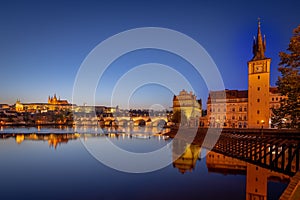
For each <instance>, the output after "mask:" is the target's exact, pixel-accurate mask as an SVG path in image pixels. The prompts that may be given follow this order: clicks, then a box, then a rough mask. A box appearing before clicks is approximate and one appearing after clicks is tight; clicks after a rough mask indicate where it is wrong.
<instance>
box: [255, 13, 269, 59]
mask: <svg viewBox="0 0 300 200" xmlns="http://www.w3.org/2000/svg"><path fill="white" fill-rule="evenodd" d="M260 26H261V25H260V18H258V28H257V37H256V39H255V38H254V41H253V58H252V60H261V59H265V58H266V57H265V51H266V37H265V36H264V39H263V37H262V34H261V30H260Z"/></svg>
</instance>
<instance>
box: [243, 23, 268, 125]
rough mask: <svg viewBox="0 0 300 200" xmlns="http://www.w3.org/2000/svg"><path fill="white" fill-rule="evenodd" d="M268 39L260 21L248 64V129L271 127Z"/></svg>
mask: <svg viewBox="0 0 300 200" xmlns="http://www.w3.org/2000/svg"><path fill="white" fill-rule="evenodd" d="M265 51H266V39H265V37H264V38H262V34H261V30H260V21H258V30H257V37H256V38H254V41H253V58H252V59H251V60H250V61H249V62H248V127H249V128H262V127H265V128H268V127H269V117H270V108H269V88H270V63H271V59H270V58H266V57H265Z"/></svg>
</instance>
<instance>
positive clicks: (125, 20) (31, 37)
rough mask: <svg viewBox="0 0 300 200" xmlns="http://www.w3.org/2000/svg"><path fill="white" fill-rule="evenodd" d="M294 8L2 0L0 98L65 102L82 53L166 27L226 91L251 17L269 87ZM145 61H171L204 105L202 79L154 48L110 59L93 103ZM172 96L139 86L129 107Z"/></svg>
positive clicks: (237, 79)
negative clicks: (208, 64) (262, 45)
mask: <svg viewBox="0 0 300 200" xmlns="http://www.w3.org/2000/svg"><path fill="white" fill-rule="evenodd" d="M299 8H300V2H299V1H297V0H287V1H271V0H267V1H258V0H255V1H240V0H239V1H216V0H212V1H128V2H127V1H74V2H73V1H2V2H1V6H0V26H1V28H0V44H1V45H0V58H1V59H0V67H1V73H0V74H1V79H0V91H1V95H0V103H8V104H14V103H15V101H16V99H20V100H21V101H22V102H46V101H47V98H48V95H53V94H54V93H56V94H57V96H60V97H61V98H62V99H67V100H69V101H71V99H72V90H73V84H74V81H75V78H76V74H77V71H78V70H79V68H80V65H81V64H82V62H83V61H84V59H85V57H86V56H87V55H88V54H89V52H90V51H92V50H93V49H94V48H95V47H96V46H97V45H98V44H99V43H100V42H102V41H104V40H105V39H107V38H109V37H111V36H113V35H115V34H117V33H119V32H123V31H126V30H128V29H133V28H140V27H163V28H168V29H173V30H175V31H179V32H181V33H183V34H186V35H187V36H189V37H191V38H193V39H194V40H196V41H197V42H198V43H199V44H201V45H202V46H203V47H204V48H205V49H206V51H207V52H208V53H209V55H210V56H211V57H212V59H213V60H214V62H215V63H216V65H217V67H218V69H219V71H220V73H221V76H222V78H223V81H224V84H225V88H228V89H241V90H244V89H247V62H248V61H249V60H250V59H251V58H252V42H253V36H255V35H256V32H257V18H258V17H260V18H261V28H262V33H263V34H265V35H266V41H267V49H266V53H265V55H266V56H267V57H269V58H271V59H272V62H271V85H272V86H273V85H275V82H276V80H277V77H278V76H279V73H278V71H277V67H278V63H279V57H278V53H279V52H280V51H285V50H286V48H287V47H288V43H289V40H290V37H291V35H292V31H293V29H294V28H296V27H297V26H298V25H299V23H300V21H299V19H300V12H299ZM146 63H160V64H164V65H167V66H171V67H173V68H174V69H176V70H177V71H178V72H180V73H181V74H183V75H184V76H185V77H187V78H188V79H189V80H191V81H192V82H193V84H194V85H199V87H197V88H195V92H196V95H197V97H198V98H202V99H203V101H204V105H205V103H206V99H207V95H208V89H207V87H206V85H205V83H204V81H203V79H202V78H201V76H199V75H197V74H196V73H195V72H194V71H193V69H191V66H190V64H189V63H188V62H187V61H186V60H184V59H182V58H180V57H178V56H176V55H174V54H172V53H169V52H164V51H160V50H154V49H145V50H138V51H133V52H130V53H128V54H126V55H124V56H122V57H120V58H119V59H117V60H116V61H115V62H114V63H112V65H111V66H110V67H109V69H108V70H107V71H106V75H105V76H104V77H103V79H101V80H100V82H99V85H98V89H97V92H96V104H97V105H110V101H109V98H108V97H106V96H105V91H106V90H111V89H113V87H114V85H115V83H116V82H117V81H118V79H119V78H120V77H121V76H122V75H123V74H124V73H126V72H127V71H129V70H130V69H132V68H134V67H136V66H138V65H142V64H146ZM157 73H158V74H159V72H157ZM145 76H147V75H145ZM182 89H184V88H182ZM103 91H104V92H103ZM178 92H179V91H178ZM172 98H173V94H172V92H171V91H170V90H169V89H168V88H165V87H160V86H157V85H155V84H153V85H147V86H143V87H140V88H139V89H138V90H137V91H136V92H135V93H134V94H133V96H132V99H130V100H129V102H130V104H131V106H132V107H144V108H149V107H151V105H155V104H160V105H162V106H163V107H164V108H169V107H170V106H172ZM127 102H128V101H127V100H126V102H124V104H126V103H127ZM75 103H77V104H79V105H81V104H83V102H75ZM119 106H120V107H122V106H123V105H122V102H120V105H119Z"/></svg>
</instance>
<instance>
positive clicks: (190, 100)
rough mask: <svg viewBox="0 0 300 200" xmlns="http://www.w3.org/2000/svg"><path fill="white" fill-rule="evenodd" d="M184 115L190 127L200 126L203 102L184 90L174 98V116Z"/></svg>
mask: <svg viewBox="0 0 300 200" xmlns="http://www.w3.org/2000/svg"><path fill="white" fill-rule="evenodd" d="M176 112H180V113H184V114H185V116H186V118H187V120H188V123H189V125H191V126H198V125H199V118H200V117H201V113H202V100H201V99H198V100H197V97H196V95H194V94H193V92H192V91H191V92H187V91H185V90H182V91H180V92H179V95H177V96H175V95H174V97H173V114H174V113H176Z"/></svg>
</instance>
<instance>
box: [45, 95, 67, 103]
mask: <svg viewBox="0 0 300 200" xmlns="http://www.w3.org/2000/svg"><path fill="white" fill-rule="evenodd" d="M48 104H59V105H67V104H69V102H68V101H67V100H61V99H60V98H58V99H57V97H56V94H54V96H53V97H50V96H49V97H48Z"/></svg>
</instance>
